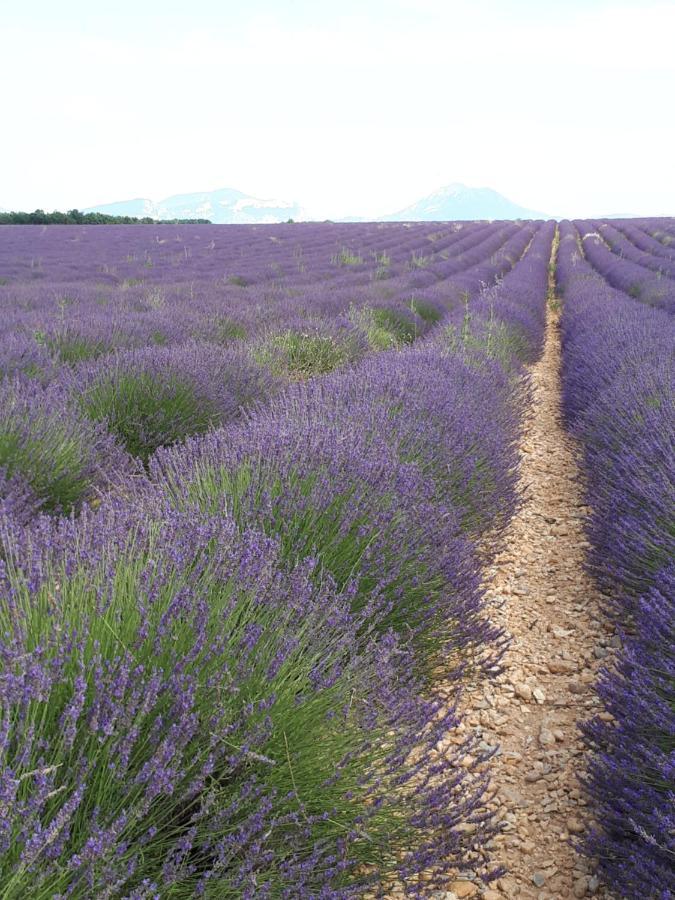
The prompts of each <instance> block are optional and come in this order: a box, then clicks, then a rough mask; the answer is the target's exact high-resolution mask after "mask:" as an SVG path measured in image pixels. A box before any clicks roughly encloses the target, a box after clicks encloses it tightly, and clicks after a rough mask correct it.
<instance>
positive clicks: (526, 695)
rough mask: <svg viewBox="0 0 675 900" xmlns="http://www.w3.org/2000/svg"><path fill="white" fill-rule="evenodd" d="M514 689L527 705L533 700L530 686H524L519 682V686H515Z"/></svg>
mask: <svg viewBox="0 0 675 900" xmlns="http://www.w3.org/2000/svg"><path fill="white" fill-rule="evenodd" d="M513 687H514V689H515V691H516V694H518V696H519V697H520V698H521V700H524V701H525V702H526V703H529V702H530V700H531V699H532V688H531V687H530V686H529V684H523V683H522V682H519V683H518V684H514V686H513Z"/></svg>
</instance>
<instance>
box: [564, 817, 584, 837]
mask: <svg viewBox="0 0 675 900" xmlns="http://www.w3.org/2000/svg"><path fill="white" fill-rule="evenodd" d="M565 827H566V828H567V830H568V831H569V833H570V834H583V832H584V823H583V822H582V821H581V819H575V818H574V817H573V816H571V817H570V818H569V819H568V820H567V821H566V822H565Z"/></svg>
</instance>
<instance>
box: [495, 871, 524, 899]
mask: <svg viewBox="0 0 675 900" xmlns="http://www.w3.org/2000/svg"><path fill="white" fill-rule="evenodd" d="M497 887H498V888H499V889H500V890H501V892H502V893H503V894H506V896H507V897H515V896H516V895H517V894H519V893H520V888H519V887H518V885H517V884H516V881H515V879H514V878H511V877H510V876H509V875H505V876H504V877H503V878H500V879H499V881H498V882H497Z"/></svg>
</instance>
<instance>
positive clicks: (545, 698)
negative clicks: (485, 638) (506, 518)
mask: <svg viewBox="0 0 675 900" xmlns="http://www.w3.org/2000/svg"><path fill="white" fill-rule="evenodd" d="M553 306H554V304H553V305H551V304H549V310H548V321H547V331H546V347H545V350H544V354H543V356H542V358H541V360H540V361H539V362H537V363H536V364H535V365H534V366H532V367H531V369H530V375H531V379H532V390H533V396H532V404H531V406H530V408H529V410H528V413H527V416H526V421H525V423H524V431H523V439H522V444H521V448H520V456H521V461H520V465H521V468H520V491H521V496H522V498H523V503H522V507H521V508H520V510H519V512H518V513H517V514H516V516H515V517H514V518H513V520H512V521H511V523H510V524H509V526H508V528H507V530H506V534H505V535H504V544H503V547H504V549H503V551H502V552H501V553H500V554H499V555H498V556H497V557H496V559H495V562H494V565H493V566H492V568H491V569H490V570H489V571H488V572H487V574H486V583H487V587H488V593H489V595H490V596H491V597H492V598H493V599H494V600H495V602H496V603H498V604H499V603H500V600H501V598H503V603H502V604H501V606H500V607H499V609H498V610H497V612H496V613H495V618H496V620H497V621H498V623H499V624H501V625H503V626H504V627H505V628H506V630H507V631H508V632H509V634H510V635H511V639H512V643H511V647H510V650H509V652H508V654H507V657H506V661H505V671H504V674H503V675H500V676H499V678H498V679H497V682H496V683H490V684H483V685H480V686H478V687H477V688H476V689H474V690H472V691H471V692H470V693H469V696H468V698H467V702H466V707H467V709H468V711H469V712H468V715H467V724H468V725H473V726H479V727H481V728H482V731H483V738H484V740H485V741H486V742H487V743H488V744H491V745H495V744H499V745H500V747H501V752H500V754H499V755H498V756H497V757H496V758H495V759H494V760H493V764H492V768H493V772H494V778H493V786H494V789H495V790H496V792H497V798H496V802H497V804H498V805H499V809H500V815H501V817H502V818H503V819H504V821H505V825H506V827H505V831H504V833H503V834H501V835H500V836H499V837H498V838H497V841H496V854H495V855H496V858H497V861H498V862H501V863H502V864H503V865H504V866H506V867H507V869H508V870H509V874H508V875H507V876H506V877H504V878H502V879H500V880H499V881H498V882H497V883H496V885H494V886H492V887H491V889H490V890H488V891H487V892H483V893H482V896H483V897H484V898H486V900H497V898H503V897H519V898H538V900H553V898H565V897H587V896H592V895H595V896H596V897H601V896H605V897H606V896H608V895H607V894H606V893H605V892H604V889H603V888H602V887H599V886H598V883H597V879H596V877H595V876H594V875H593V872H592V869H591V866H590V865H589V863H588V862H587V861H586V860H585V859H583V858H581V857H579V856H577V854H576V853H575V852H574V849H573V847H572V845H571V841H570V838H572V839H573V838H574V837H575V836H576V835H578V834H581V833H582V832H583V831H584V829H585V827H586V818H587V817H586V810H585V802H584V798H583V795H582V792H581V791H580V785H579V781H578V775H579V773H580V772H582V771H583V768H584V758H583V756H584V750H583V744H582V743H581V739H580V735H579V731H578V722H579V721H580V720H583V719H585V718H587V717H588V716H589V715H590V714H591V713H592V712H593V710H594V706H595V704H596V699H595V696H594V693H593V682H594V680H595V673H596V671H597V669H598V667H599V666H600V665H602V660H603V658H604V657H605V656H606V655H607V653H608V652H611V647H612V645H613V643H614V640H613V638H612V633H611V631H609V630H607V629H608V627H609V626H608V625H607V624H606V622H605V620H604V617H603V616H602V614H601V613H600V612H599V603H600V601H601V600H602V598H601V596H600V594H599V593H598V590H597V588H596V587H595V585H594V583H593V581H592V579H591V578H589V576H588V575H587V574H586V573H585V571H584V558H585V554H586V551H587V549H588V543H587V542H586V540H585V536H584V531H583V519H584V514H585V512H586V509H585V507H584V505H583V497H582V487H581V484H580V481H579V470H578V466H577V463H576V461H575V453H576V447H575V444H574V442H573V441H572V440H571V439H570V437H569V435H567V434H566V432H565V430H564V428H563V425H562V422H561V417H560V335H559V322H558V320H559V314H558V312H557V310H556V309H554V308H553ZM453 890H454V893H455V895H456V896H460V897H461V896H467V897H468V896H475V897H476V898H478V897H479V896H480V895H481V892H480V891H479V890H478V889H477V888H476V887H475V886H474V885H471V884H470V883H466V884H464V885H461V884H457V885H453ZM446 896H449V897H450V898H452V896H453V895H452V894H450V895H446Z"/></svg>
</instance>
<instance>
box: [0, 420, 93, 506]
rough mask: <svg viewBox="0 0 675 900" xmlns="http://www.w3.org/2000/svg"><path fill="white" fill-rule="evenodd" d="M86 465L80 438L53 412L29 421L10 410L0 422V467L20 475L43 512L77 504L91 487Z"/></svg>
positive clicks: (8, 473)
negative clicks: (12, 413)
mask: <svg viewBox="0 0 675 900" xmlns="http://www.w3.org/2000/svg"><path fill="white" fill-rule="evenodd" d="M45 415H46V414H45ZM88 465H89V459H88V454H87V448H86V447H85V445H84V442H83V441H82V440H81V439H80V438H79V436H78V435H77V434H76V433H73V431H72V429H68V428H67V427H66V426H65V425H64V424H63V422H62V419H61V416H59V415H58V414H56V413H55V414H54V415H51V416H48V417H46V418H42V417H39V418H38V417H36V418H34V419H33V420H32V421H29V422H26V420H25V419H23V421H17V420H15V419H14V418H13V417H12V415H11V414H10V415H9V416H7V417H6V418H5V420H4V421H3V422H2V423H1V424H0V469H4V471H5V474H6V475H7V476H8V477H11V476H12V475H15V474H18V475H20V476H21V477H22V478H23V479H24V481H25V482H26V483H27V484H28V485H29V486H30V488H31V490H32V492H33V494H34V495H35V496H36V497H38V498H39V499H40V500H41V501H42V509H44V510H45V512H62V513H68V512H70V510H71V509H73V508H74V507H77V506H78V505H79V504H80V502H81V501H82V500H83V499H84V498H85V496H86V495H87V494H88V493H89V490H90V487H91V486H90V484H89V480H88V475H87V469H88Z"/></svg>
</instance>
